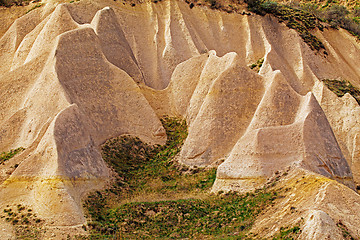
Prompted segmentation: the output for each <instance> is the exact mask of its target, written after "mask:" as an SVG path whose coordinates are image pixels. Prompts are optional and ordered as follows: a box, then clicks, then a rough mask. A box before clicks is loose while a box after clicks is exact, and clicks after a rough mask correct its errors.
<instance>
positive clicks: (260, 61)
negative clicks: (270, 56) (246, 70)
mask: <svg viewBox="0 0 360 240" xmlns="http://www.w3.org/2000/svg"><path fill="white" fill-rule="evenodd" d="M263 63H264V58H260V59H258V60H257V61H256V63H253V64H251V65H250V66H249V67H250V69H252V70H254V71H255V72H257V73H258V72H259V71H260V68H261V67H262V65H263Z"/></svg>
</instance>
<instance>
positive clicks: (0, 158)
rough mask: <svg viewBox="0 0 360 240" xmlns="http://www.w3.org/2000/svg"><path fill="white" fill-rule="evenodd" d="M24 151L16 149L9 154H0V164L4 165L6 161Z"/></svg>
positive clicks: (20, 148)
mask: <svg viewBox="0 0 360 240" xmlns="http://www.w3.org/2000/svg"><path fill="white" fill-rule="evenodd" d="M24 150H25V149H24V148H22V147H19V148H17V149H14V150H10V151H9V152H2V153H1V154H0V164H4V163H5V162H6V161H7V160H9V159H11V158H12V157H14V156H15V155H16V154H18V153H19V152H22V151H24Z"/></svg>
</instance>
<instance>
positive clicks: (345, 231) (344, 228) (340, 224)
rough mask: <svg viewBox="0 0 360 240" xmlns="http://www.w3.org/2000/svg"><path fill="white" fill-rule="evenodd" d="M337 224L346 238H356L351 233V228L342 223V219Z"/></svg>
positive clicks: (353, 239)
mask: <svg viewBox="0 0 360 240" xmlns="http://www.w3.org/2000/svg"><path fill="white" fill-rule="evenodd" d="M336 226H337V227H338V228H339V229H340V230H341V233H342V235H343V237H344V239H345V240H356V238H354V237H353V236H351V234H350V233H349V230H348V229H347V227H346V226H345V225H344V224H343V223H342V221H338V223H337V224H336Z"/></svg>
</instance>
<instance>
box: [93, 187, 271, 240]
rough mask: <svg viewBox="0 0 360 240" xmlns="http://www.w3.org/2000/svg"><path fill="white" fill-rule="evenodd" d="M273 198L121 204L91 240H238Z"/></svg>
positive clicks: (266, 195) (230, 196) (251, 196)
mask: <svg viewBox="0 0 360 240" xmlns="http://www.w3.org/2000/svg"><path fill="white" fill-rule="evenodd" d="M274 198H275V196H274V194H273V193H265V192H258V193H256V194H247V195H237V194H235V193H230V194H227V195H223V196H216V195H211V196H209V197H207V198H205V199H181V200H175V201H160V202H144V203H139V202H136V203H129V204H124V205H122V206H120V207H118V208H114V209H109V210H108V211H107V212H106V214H105V215H103V217H104V219H103V220H102V221H101V223H100V224H99V222H98V223H96V224H95V229H97V233H96V234H93V235H92V237H91V239H110V238H112V237H113V236H114V235H115V236H116V237H118V238H119V239H140V238H141V239H174V238H175V239H178V238H190V239H194V238H201V239H206V238H208V237H212V238H217V239H224V238H225V237H230V236H233V237H236V238H241V237H245V236H246V235H245V234H246V230H248V229H250V227H251V226H252V223H253V221H254V219H255V218H256V216H257V215H258V214H259V213H260V211H261V210H262V209H263V208H264V207H265V206H267V205H268V204H269V203H270V202H271V201H272V200H273V199H274ZM91 226H93V225H91Z"/></svg>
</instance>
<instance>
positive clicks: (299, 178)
mask: <svg viewBox="0 0 360 240" xmlns="http://www.w3.org/2000/svg"><path fill="white" fill-rule="evenodd" d="M274 179H277V180H275V186H274V187H271V188H270V189H271V190H275V191H277V192H278V194H281V195H283V196H284V197H282V198H279V199H278V200H275V202H274V204H273V205H271V206H269V207H267V209H266V210H265V211H264V212H263V213H261V215H260V216H259V217H258V218H257V219H256V221H255V223H254V226H253V227H252V229H251V232H252V233H254V234H257V235H258V236H261V237H262V238H272V236H274V234H276V233H278V231H279V230H280V228H281V227H289V228H292V227H295V226H299V227H300V229H301V230H302V233H301V234H300V235H299V239H344V238H343V236H342V232H341V229H340V228H339V227H338V226H337V224H338V223H341V224H342V225H343V226H345V228H346V229H347V231H348V233H349V234H351V236H352V237H354V238H358V237H359V236H360V232H359V228H358V226H359V224H360V217H359V214H358V211H357V209H358V208H359V206H360V196H359V194H357V193H355V192H354V191H353V190H351V189H349V188H348V187H346V186H344V185H343V184H340V183H338V182H336V181H334V180H330V179H329V178H325V177H323V176H321V175H318V174H314V173H313V172H310V171H306V170H301V169H299V168H293V169H291V170H290V171H288V172H287V173H286V174H284V172H280V173H279V174H278V175H275V176H274ZM311 216H313V217H312V219H311ZM329 234H330V238H328V235H329Z"/></svg>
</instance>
